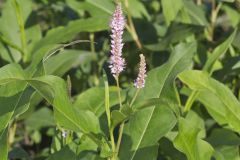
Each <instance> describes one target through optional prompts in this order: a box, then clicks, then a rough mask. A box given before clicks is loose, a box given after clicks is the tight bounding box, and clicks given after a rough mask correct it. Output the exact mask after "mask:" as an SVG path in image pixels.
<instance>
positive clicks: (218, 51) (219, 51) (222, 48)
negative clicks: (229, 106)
mask: <svg viewBox="0 0 240 160" xmlns="http://www.w3.org/2000/svg"><path fill="white" fill-rule="evenodd" d="M236 33H237V29H235V31H234V32H233V33H232V34H231V35H230V36H229V37H228V39H227V40H225V41H224V42H223V43H222V44H220V45H219V46H218V47H216V48H215V49H214V51H213V53H212V54H211V56H210V57H209V58H208V59H207V62H206V63H205V65H204V67H203V70H204V71H206V72H208V73H210V75H211V74H212V72H213V66H214V64H215V63H216V61H217V60H218V59H219V57H220V56H221V55H223V54H225V53H226V52H227V50H228V48H229V47H230V45H231V43H232V42H233V40H234V37H235V36H236ZM198 94H199V93H198V92H196V91H194V92H192V93H191V94H190V96H189V98H188V100H187V102H186V106H185V109H184V110H185V111H188V110H189V109H190V108H191V106H192V103H193V102H194V100H195V99H196V97H197V95H198Z"/></svg>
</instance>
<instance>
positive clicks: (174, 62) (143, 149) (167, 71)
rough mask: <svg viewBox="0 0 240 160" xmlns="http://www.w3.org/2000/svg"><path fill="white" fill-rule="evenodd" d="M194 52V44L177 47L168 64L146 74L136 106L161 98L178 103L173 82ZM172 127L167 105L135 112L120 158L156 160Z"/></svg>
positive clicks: (171, 114)
mask: <svg viewBox="0 0 240 160" xmlns="http://www.w3.org/2000/svg"><path fill="white" fill-rule="evenodd" d="M195 51H196V44H195V43H189V44H179V45H177V46H176V47H175V48H174V50H173V52H172V54H171V57H170V59H169V60H168V62H167V63H165V64H164V65H163V66H161V67H158V68H156V69H153V70H151V71H150V72H149V73H148V75H147V79H146V85H145V88H144V89H143V90H141V91H140V93H139V96H138V98H137V100H136V103H135V104H137V103H138V102H139V101H143V100H147V99H151V98H162V99H165V100H167V101H170V102H171V103H170V104H179V100H178V97H177V96H176V92H175V87H174V80H175V78H176V75H177V74H178V73H179V72H182V71H183V70H185V69H186V68H188V67H189V66H190V64H191V61H192V56H193V53H194V52H195ZM175 124H176V117H175V115H174V113H173V111H172V110H171V107H170V106H168V105H166V104H161V103H159V104H155V105H154V106H152V107H149V108H146V109H143V110H141V111H139V112H137V113H136V114H135V115H134V116H133V117H132V118H131V119H130V120H129V122H128V123H127V124H126V125H125V126H126V127H125V128H124V135H123V141H122V145H121V148H120V159H121V160H125V159H128V160H146V159H156V157H157V148H158V144H157V142H158V140H159V139H160V138H161V137H163V136H164V135H165V134H166V133H167V132H169V131H170V130H171V129H172V128H173V127H174V126H175Z"/></svg>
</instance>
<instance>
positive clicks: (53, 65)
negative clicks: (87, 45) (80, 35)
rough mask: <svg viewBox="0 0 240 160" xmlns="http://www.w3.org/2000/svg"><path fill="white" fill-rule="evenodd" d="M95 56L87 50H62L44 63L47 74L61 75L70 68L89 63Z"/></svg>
mask: <svg viewBox="0 0 240 160" xmlns="http://www.w3.org/2000/svg"><path fill="white" fill-rule="evenodd" d="M95 58H96V55H95V54H92V53H91V52H89V51H79V50H63V51H62V52H61V53H59V54H57V55H55V56H52V57H51V58H49V59H48V60H47V61H46V63H45V64H44V65H45V69H46V73H47V74H54V75H58V76H63V75H64V74H65V73H66V72H67V71H68V70H70V69H71V68H74V67H77V66H78V65H80V64H84V63H90V62H91V61H92V60H93V59H95Z"/></svg>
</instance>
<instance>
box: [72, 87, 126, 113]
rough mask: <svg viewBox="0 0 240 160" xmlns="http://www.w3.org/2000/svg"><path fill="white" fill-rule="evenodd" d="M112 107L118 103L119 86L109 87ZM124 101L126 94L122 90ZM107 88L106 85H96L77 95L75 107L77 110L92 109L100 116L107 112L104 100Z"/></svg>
mask: <svg viewBox="0 0 240 160" xmlns="http://www.w3.org/2000/svg"><path fill="white" fill-rule="evenodd" d="M109 94H110V107H112V106H114V105H116V104H118V103H119V102H118V95H117V87H110V88H109ZM121 95H122V101H124V100H125V98H126V94H125V93H123V92H122V94H121ZM104 96H105V90H104V87H94V88H90V89H88V90H87V91H85V92H83V93H81V94H80V95H78V96H77V97H76V101H75V102H74V108H76V110H90V111H92V112H93V113H95V114H96V115H97V116H98V117H100V116H101V115H102V114H103V113H104V112H105V107H104V105H105V102H104Z"/></svg>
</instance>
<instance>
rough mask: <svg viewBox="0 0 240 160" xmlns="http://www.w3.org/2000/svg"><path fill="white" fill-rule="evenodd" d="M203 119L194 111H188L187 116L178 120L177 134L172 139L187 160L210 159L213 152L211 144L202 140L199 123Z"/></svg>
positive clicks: (201, 128) (201, 122)
mask: <svg viewBox="0 0 240 160" xmlns="http://www.w3.org/2000/svg"><path fill="white" fill-rule="evenodd" d="M199 124H204V123H203V120H202V119H201V118H200V117H199V116H197V114H196V113H193V112H189V113H188V115H187V117H186V118H185V119H184V118H180V119H179V122H178V128H179V129H178V130H179V131H178V135H177V137H176V138H175V140H174V145H175V147H176V148H177V149H178V150H179V151H181V152H183V153H184V154H185V155H186V156H187V159H188V160H210V159H211V156H212V154H213V151H214V150H213V148H212V146H211V145H210V144H209V143H207V142H206V141H204V140H202V138H204V137H203V136H202V134H201V133H202V130H203V129H204V128H203V127H202V126H201V125H199Z"/></svg>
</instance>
